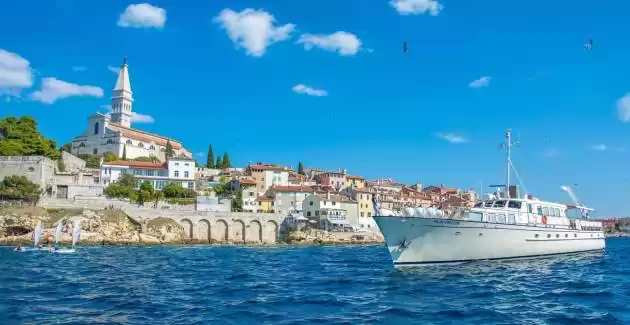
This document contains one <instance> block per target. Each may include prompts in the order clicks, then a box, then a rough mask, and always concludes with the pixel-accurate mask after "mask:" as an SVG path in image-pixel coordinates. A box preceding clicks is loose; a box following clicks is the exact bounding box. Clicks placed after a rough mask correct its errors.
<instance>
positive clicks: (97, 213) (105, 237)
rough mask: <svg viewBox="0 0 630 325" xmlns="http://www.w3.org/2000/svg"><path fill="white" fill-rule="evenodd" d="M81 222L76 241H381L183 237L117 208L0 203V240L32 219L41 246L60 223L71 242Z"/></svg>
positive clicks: (349, 236)
mask: <svg viewBox="0 0 630 325" xmlns="http://www.w3.org/2000/svg"><path fill="white" fill-rule="evenodd" d="M77 221H80V222H81V239H80V245H81V246H94V245H218V246H273V245H278V244H290V245H365V244H380V243H382V242H383V240H382V237H381V236H380V233H379V234H377V233H372V232H370V233H329V232H325V231H322V230H313V229H311V230H304V231H289V232H288V233H287V234H284V235H283V236H281V237H282V241H281V242H279V243H262V242H243V241H233V240H228V241H222V242H218V241H208V240H191V239H188V238H187V236H186V233H185V231H184V228H183V227H182V226H181V225H180V224H178V223H176V222H174V221H173V220H171V219H167V218H155V219H152V220H150V221H149V222H148V223H147V224H146V226H145V227H144V230H143V229H142V228H143V227H142V226H141V225H140V224H139V223H138V222H136V221H134V220H133V219H132V218H130V217H129V216H127V215H126V214H125V213H124V212H122V211H121V210H117V209H105V210H93V209H45V208H42V207H0V244H2V245H17V244H23V245H29V244H31V243H32V231H33V229H34V228H35V226H36V225H37V223H38V222H41V223H42V225H43V226H44V233H43V235H42V238H41V240H40V243H41V244H42V245H47V244H48V243H52V242H53V241H54V232H55V227H56V226H57V224H58V223H60V222H61V223H62V225H63V228H62V229H63V234H62V244H69V243H70V242H71V234H70V232H71V229H72V224H74V222H77Z"/></svg>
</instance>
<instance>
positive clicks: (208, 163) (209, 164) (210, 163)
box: [206, 145, 214, 168]
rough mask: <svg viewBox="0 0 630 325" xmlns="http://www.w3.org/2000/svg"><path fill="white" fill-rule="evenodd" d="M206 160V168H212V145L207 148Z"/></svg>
mask: <svg viewBox="0 0 630 325" xmlns="http://www.w3.org/2000/svg"><path fill="white" fill-rule="evenodd" d="M207 158H208V160H207V161H206V167H207V168H214V151H213V150H212V145H210V146H208V157H207Z"/></svg>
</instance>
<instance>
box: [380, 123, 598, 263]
mask: <svg viewBox="0 0 630 325" xmlns="http://www.w3.org/2000/svg"><path fill="white" fill-rule="evenodd" d="M506 137H507V142H506V144H505V147H506V152H507V159H506V184H505V188H506V190H505V191H504V193H502V194H501V193H497V194H496V195H489V197H488V198H487V199H486V200H483V201H480V202H478V203H477V204H476V205H475V206H474V207H472V208H460V209H456V210H454V211H450V212H448V213H445V212H444V211H443V210H440V209H436V208H422V207H417V208H410V207H408V208H404V209H403V210H402V211H391V210H387V209H380V208H379V204H378V202H374V203H375V207H376V208H375V210H376V211H375V217H374V219H375V221H376V223H377V224H378V227H379V228H380V230H381V232H382V233H383V236H384V237H385V244H386V246H387V248H388V250H389V253H390V256H391V258H392V260H393V262H394V266H396V267H400V266H419V265H426V264H442V263H462V262H469V261H476V260H499V259H516V258H533V257H541V256H549V255H557V254H567V253H578V252H588V251H597V250H602V249H604V248H605V238H604V233H603V230H602V224H601V222H599V221H591V220H589V215H590V214H591V213H592V212H593V211H594V210H593V209H590V208H587V207H585V206H584V205H583V204H581V203H580V202H579V201H578V200H577V198H576V197H575V195H574V194H573V192H572V190H571V189H570V188H569V187H568V186H562V190H564V191H565V192H567V193H568V194H569V195H570V196H571V198H572V199H573V201H574V204H573V205H567V204H560V203H554V202H549V201H544V200H539V199H538V198H536V197H534V196H533V195H529V194H525V195H524V196H523V197H521V198H519V197H518V194H517V193H516V191H515V187H510V183H509V182H510V173H511V172H510V170H511V169H512V168H513V165H512V161H511V159H510V147H511V145H512V140H511V135H510V130H508V131H507V134H506ZM516 175H517V177H518V174H516ZM510 189H513V191H511V190H510ZM510 192H512V193H510Z"/></svg>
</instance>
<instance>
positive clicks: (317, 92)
mask: <svg viewBox="0 0 630 325" xmlns="http://www.w3.org/2000/svg"><path fill="white" fill-rule="evenodd" d="M291 89H292V90H293V91H294V92H296V93H298V94H302V95H309V96H317V97H322V96H328V92H327V91H325V90H323V89H315V88H313V87H309V86H307V85H304V84H299V85H295V86H293V88H291Z"/></svg>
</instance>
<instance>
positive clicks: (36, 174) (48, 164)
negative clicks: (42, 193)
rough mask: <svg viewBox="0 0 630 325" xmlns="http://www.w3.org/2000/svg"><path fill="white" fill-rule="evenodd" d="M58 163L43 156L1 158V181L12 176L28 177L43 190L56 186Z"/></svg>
mask: <svg viewBox="0 0 630 325" xmlns="http://www.w3.org/2000/svg"><path fill="white" fill-rule="evenodd" d="M56 167H57V162H55V161H53V160H51V159H48V158H46V157H43V156H0V179H4V178H5V177H7V176H11V175H21V176H26V178H28V179H29V180H30V181H31V182H33V183H35V184H39V186H40V187H41V188H42V189H44V190H45V189H46V188H47V187H48V186H52V187H53V191H54V187H55V186H54V185H55V169H56Z"/></svg>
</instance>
